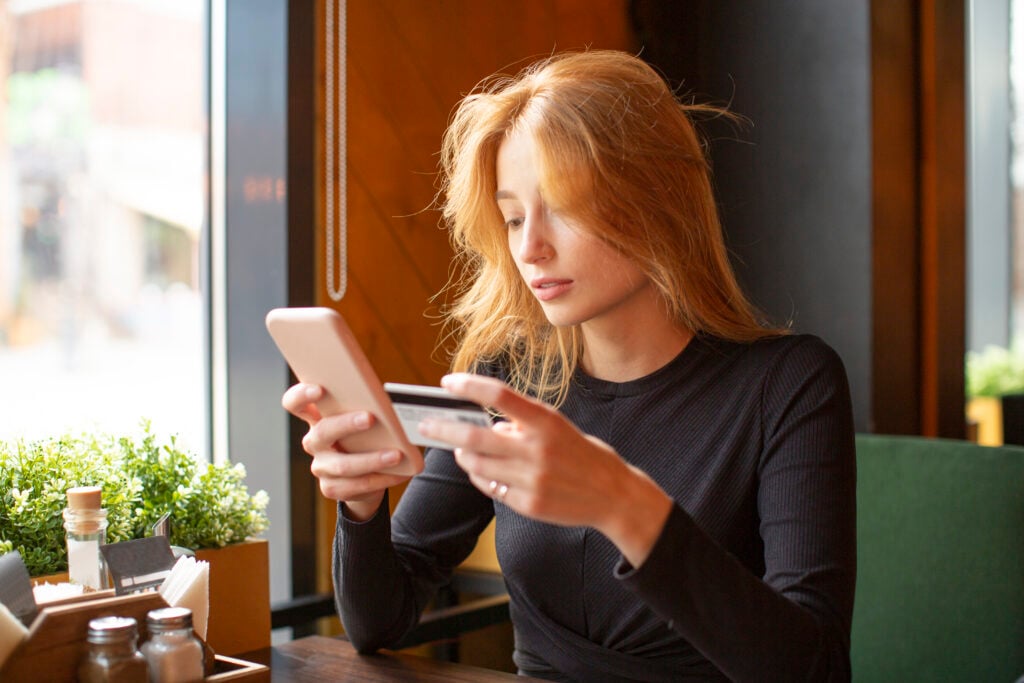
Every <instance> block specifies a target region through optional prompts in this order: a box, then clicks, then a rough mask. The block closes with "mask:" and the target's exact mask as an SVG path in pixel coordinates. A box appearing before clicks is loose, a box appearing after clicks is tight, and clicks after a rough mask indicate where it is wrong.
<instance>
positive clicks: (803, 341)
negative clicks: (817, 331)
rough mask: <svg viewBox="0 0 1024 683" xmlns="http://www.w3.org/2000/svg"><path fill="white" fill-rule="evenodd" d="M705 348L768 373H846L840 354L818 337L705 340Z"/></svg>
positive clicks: (799, 335)
mask: <svg viewBox="0 0 1024 683" xmlns="http://www.w3.org/2000/svg"><path fill="white" fill-rule="evenodd" d="M702 341H703V342H704V345H705V346H706V347H707V348H709V349H713V350H714V351H716V352H718V353H725V354H726V355H730V356H733V357H734V358H737V359H742V362H743V364H744V365H746V366H748V367H749V366H755V367H760V368H762V369H763V370H765V371H766V372H783V373H789V372H793V371H815V370H826V369H827V370H831V371H837V372H840V373H844V374H845V369H844V367H843V361H842V359H841V358H840V356H839V354H838V353H837V352H836V350H835V349H834V348H832V346H830V345H829V344H828V343H827V342H826V341H825V340H824V339H822V338H821V337H819V336H817V335H814V334H806V333H793V334H777V335H771V336H767V337H762V338H761V339H758V340H755V341H751V342H733V341H726V340H723V339H718V338H703V339H702Z"/></svg>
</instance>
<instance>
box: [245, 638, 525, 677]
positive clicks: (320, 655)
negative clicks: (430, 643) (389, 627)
mask: <svg viewBox="0 0 1024 683" xmlns="http://www.w3.org/2000/svg"><path fill="white" fill-rule="evenodd" d="M243 658H244V659H247V660H251V661H254V662H259V663H261V664H266V665H268V666H269V667H270V680H271V681H280V682H281V683H304V682H305V681H309V682H310V683H321V682H322V681H337V682H339V683H344V682H348V683H384V682H390V681H395V682H398V681H402V682H403V683H406V682H409V681H411V682H412V683H453V682H454V683H458V682H459V681H464V682H465V683H470V682H472V683H502V682H504V683H511V682H512V681H515V682H516V683H526V682H528V681H536V680H538V679H535V678H528V677H524V676H516V675H514V674H510V673H505V672H502V671H492V670H490V669H481V668H479V667H475V666H467V665H465V664H452V663H449V662H439V661H436V660H433V659H428V658H426V657H417V656H414V655H405V654H394V653H381V654H375V655H360V654H357V653H356V651H355V649H353V647H352V644H351V643H349V642H348V641H346V640H340V639H337V638H326V637H324V636H309V637H306V638H300V639H299V640H293V641H291V642H290V643H285V644H283V645H275V646H274V647H271V648H268V649H266V650H259V651H257V652H251V653H248V654H246V655H243Z"/></svg>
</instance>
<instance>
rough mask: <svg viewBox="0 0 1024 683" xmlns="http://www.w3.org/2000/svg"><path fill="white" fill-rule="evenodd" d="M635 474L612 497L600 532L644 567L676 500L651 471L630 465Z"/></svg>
mask: <svg viewBox="0 0 1024 683" xmlns="http://www.w3.org/2000/svg"><path fill="white" fill-rule="evenodd" d="M629 472H630V474H631V475H632V476H628V477H623V478H622V479H621V480H620V481H621V484H622V485H621V488H620V489H619V490H618V491H617V493H616V494H615V495H613V496H612V500H614V501H615V502H614V504H613V505H610V506H608V508H607V509H608V513H609V514H608V515H607V516H606V518H605V520H604V521H603V523H602V525H601V526H600V527H598V531H600V532H601V533H603V534H604V535H605V536H606V537H607V538H608V539H609V540H610V541H611V542H612V543H614V544H615V546H616V547H617V548H618V549H619V552H621V553H622V556H623V557H624V558H625V559H626V561H627V562H629V563H630V564H631V565H632V566H633V567H640V566H641V565H642V564H643V563H644V561H646V560H647V557H648V556H649V555H650V554H651V550H652V549H653V548H654V544H655V543H657V541H658V538H659V537H660V536H661V531H662V529H664V528H665V520H667V519H668V516H669V513H670V512H671V511H672V506H673V505H674V502H673V501H672V498H670V497H669V495H668V494H667V493H665V492H664V491H663V490H662V489H661V487H660V486H658V484H656V483H655V482H654V480H653V479H651V478H650V477H649V476H647V474H645V473H644V472H642V471H640V470H638V469H636V468H635V467H632V466H629Z"/></svg>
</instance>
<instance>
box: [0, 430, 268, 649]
mask: <svg viewBox="0 0 1024 683" xmlns="http://www.w3.org/2000/svg"><path fill="white" fill-rule="evenodd" d="M244 479H245V468H244V467H243V466H242V465H241V464H227V463H224V464H206V463H200V462H198V461H197V459H196V458H195V457H194V456H193V455H192V454H190V453H188V452H187V451H185V450H183V449H182V448H180V447H179V446H178V444H177V442H176V440H175V439H173V438H171V439H170V440H169V441H168V442H166V443H160V442H159V441H158V440H157V438H156V436H155V435H154V434H153V433H152V431H151V429H150V426H149V424H148V423H144V424H143V426H142V430H141V433H140V434H139V435H138V436H136V437H127V436H120V435H113V434H107V433H93V434H80V435H71V434H68V435H63V436H60V437H53V438H48V439H41V440H36V441H20V440H19V441H13V442H0V554H3V553H5V552H10V551H12V550H18V551H19V552H20V553H21V556H22V557H23V558H24V560H25V564H26V566H27V568H28V570H29V573H30V574H32V575H33V576H44V575H52V574H55V573H59V572H63V571H65V570H66V568H67V553H66V546H65V541H64V528H63V520H62V517H61V512H62V511H63V509H64V506H65V503H66V497H65V491H67V489H69V488H71V487H73V486H87V485H91V486H99V487H100V488H101V489H102V490H103V506H104V507H105V508H106V509H107V511H108V512H107V514H108V521H109V527H108V529H107V542H108V543H116V542H118V541H125V540H129V539H132V538H142V537H144V536H147V535H150V533H151V528H152V526H153V524H154V523H155V522H156V521H157V520H158V519H159V518H160V517H161V516H162V515H163V514H165V513H169V514H170V518H171V537H170V542H171V543H172V544H173V545H178V546H183V547H186V548H192V549H195V550H196V555H197V558H198V559H201V560H207V561H209V562H210V603H211V604H210V623H209V631H208V633H207V640H208V641H209V643H210V644H211V646H213V648H214V649H215V650H217V651H218V652H221V653H222V654H233V653H237V652H243V651H246V650H251V649H256V648H259V647H264V646H266V645H268V644H269V638H270V628H269V625H270V608H269V572H268V569H267V566H268V556H267V547H266V542H265V541H263V540H258V539H255V540H254V538H253V537H254V536H255V535H257V534H259V533H260V532H262V531H263V530H264V529H265V528H266V527H267V516H266V507H267V503H268V500H267V494H266V493H265V492H263V491H258V492H255V493H250V492H249V491H248V489H247V488H246V486H245V483H244Z"/></svg>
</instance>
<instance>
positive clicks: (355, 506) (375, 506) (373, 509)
mask: <svg viewBox="0 0 1024 683" xmlns="http://www.w3.org/2000/svg"><path fill="white" fill-rule="evenodd" d="M383 502H384V492H383V491H381V492H380V495H379V496H376V495H375V496H371V497H370V498H369V499H368V500H367V499H359V500H343V501H341V510H342V514H344V515H345V519H347V520H349V521H352V522H365V521H367V520H369V519H371V518H372V517H373V516H374V515H376V514H377V510H379V509H380V506H381V503H383Z"/></svg>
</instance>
